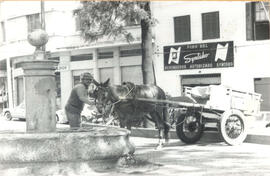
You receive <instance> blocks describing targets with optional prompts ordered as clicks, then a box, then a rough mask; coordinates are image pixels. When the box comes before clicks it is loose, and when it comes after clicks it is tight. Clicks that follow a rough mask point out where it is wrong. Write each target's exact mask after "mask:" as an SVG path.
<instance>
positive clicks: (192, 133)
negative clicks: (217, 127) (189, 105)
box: [176, 113, 203, 144]
mask: <svg viewBox="0 0 270 176" xmlns="http://www.w3.org/2000/svg"><path fill="white" fill-rule="evenodd" d="M200 118H201V117H200V114H199V113H192V114H189V113H187V114H182V115H180V116H179V117H178V119H177V123H176V134H177V136H178V138H179V139H180V140H181V141H183V142H185V143H187V144H194V143H196V142H197V141H199V140H200V139H201V137H202V134H203V124H202V123H201V120H200Z"/></svg>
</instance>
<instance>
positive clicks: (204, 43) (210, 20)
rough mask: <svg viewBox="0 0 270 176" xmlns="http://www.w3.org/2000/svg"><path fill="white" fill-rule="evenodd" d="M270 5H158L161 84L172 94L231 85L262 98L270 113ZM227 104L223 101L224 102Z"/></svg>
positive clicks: (157, 55) (158, 73)
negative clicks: (195, 88)
mask: <svg viewBox="0 0 270 176" xmlns="http://www.w3.org/2000/svg"><path fill="white" fill-rule="evenodd" d="M268 5H269V3H268V2H264V3H262V2H231V1H227V2H226V1H222V2H213V1H208V2H200V1H191V2H190V1H168V2H167V1H166V2H164V1H157V2H154V3H153V6H152V9H154V11H153V13H154V14H153V15H154V17H155V18H156V19H157V20H158V23H157V24H156V26H155V28H154V32H153V33H154V34H155V70H156V78H157V84H158V85H159V86H161V87H162V88H163V89H165V90H166V91H167V92H168V93H169V94H170V95H172V96H175V95H180V94H181V91H182V88H183V87H184V86H205V85H210V84H215V85H226V86H230V87H232V88H234V89H238V90H243V91H256V92H258V93H261V94H262V95H263V96H262V98H263V102H262V110H264V111H266V110H268V111H269V110H270V97H269V95H270V69H269V66H270V52H269V49H270V40H269V6H268ZM221 101H222V100H221Z"/></svg>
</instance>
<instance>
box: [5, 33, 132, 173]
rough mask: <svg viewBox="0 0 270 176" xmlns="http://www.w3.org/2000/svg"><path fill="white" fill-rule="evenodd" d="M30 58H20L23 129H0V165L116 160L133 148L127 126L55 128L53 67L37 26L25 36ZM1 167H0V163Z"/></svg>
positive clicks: (130, 152) (46, 36)
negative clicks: (22, 91)
mask: <svg viewBox="0 0 270 176" xmlns="http://www.w3.org/2000/svg"><path fill="white" fill-rule="evenodd" d="M28 41H29V43H30V44H31V45H33V46H35V47H36V51H35V52H34V59H33V60H29V61H23V62H21V63H20V64H21V65H22V69H23V78H24V92H25V96H24V97H25V100H24V101H25V107H26V109H25V112H26V131H25V132H12V133H11V132H9V133H0V165H1V164H4V163H37V162H39V163H40V162H41V163H42V162H45V163H48V162H49V163H50V162H70V161H93V162H95V161H100V160H101V161H105V160H117V159H118V158H120V157H122V156H125V155H127V154H132V153H134V151H135V148H134V146H133V145H132V144H131V143H130V141H129V134H130V132H129V131H128V130H124V129H119V128H114V127H104V126H103V127H98V126H93V127H81V128H78V129H69V128H68V129H57V128H56V119H55V111H56V103H55V97H56V95H55V89H56V87H55V68H56V66H57V64H58V62H57V61H51V60H47V59H46V54H45V51H43V50H42V49H41V47H42V46H45V44H46V43H47V41H48V35H47V33H46V32H45V31H43V30H41V29H38V30H36V31H34V32H33V33H31V34H30V35H29V36H28ZM0 169H1V167H0Z"/></svg>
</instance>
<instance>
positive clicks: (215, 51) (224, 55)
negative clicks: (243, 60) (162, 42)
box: [163, 41, 234, 70]
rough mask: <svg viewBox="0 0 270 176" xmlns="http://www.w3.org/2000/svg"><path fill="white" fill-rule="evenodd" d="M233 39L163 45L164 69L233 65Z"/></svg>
mask: <svg viewBox="0 0 270 176" xmlns="http://www.w3.org/2000/svg"><path fill="white" fill-rule="evenodd" d="M233 48H234V46H233V41H226V42H214V43H198V44H189V45H175V46H164V50H163V52H164V70H185V69H204V68H220V67H233V66H234V53H233Z"/></svg>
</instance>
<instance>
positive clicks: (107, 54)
mask: <svg viewBox="0 0 270 176" xmlns="http://www.w3.org/2000/svg"><path fill="white" fill-rule="evenodd" d="M110 58H113V52H112V51H109V52H100V53H98V59H110Z"/></svg>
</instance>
